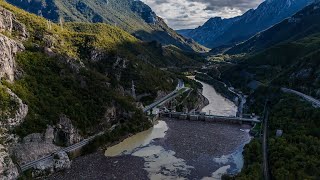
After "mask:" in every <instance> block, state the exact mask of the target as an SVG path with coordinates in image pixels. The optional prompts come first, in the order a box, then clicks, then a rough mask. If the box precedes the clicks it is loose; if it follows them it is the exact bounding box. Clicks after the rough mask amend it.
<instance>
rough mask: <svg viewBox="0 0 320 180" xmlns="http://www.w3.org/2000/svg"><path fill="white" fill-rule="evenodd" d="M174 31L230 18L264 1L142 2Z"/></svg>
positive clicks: (152, 0) (150, 0)
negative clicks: (212, 19)
mask: <svg viewBox="0 0 320 180" xmlns="http://www.w3.org/2000/svg"><path fill="white" fill-rule="evenodd" d="M141 1H143V2H144V3H146V4H148V5H149V6H150V7H151V8H152V9H153V11H155V12H156V14H157V15H158V16H160V17H162V18H163V19H164V20H165V21H166V23H167V24H168V25H169V26H170V27H171V28H173V29H189V28H196V27H198V26H200V25H202V24H203V23H205V22H206V21H207V20H208V19H210V18H211V17H217V16H219V17H222V18H230V17H234V16H238V15H241V14H243V13H245V12H246V11H247V10H249V9H251V8H256V7H257V6H258V5H259V4H260V3H261V2H262V1H263V0H141Z"/></svg>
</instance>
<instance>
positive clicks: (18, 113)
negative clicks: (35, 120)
mask: <svg viewBox="0 0 320 180" xmlns="http://www.w3.org/2000/svg"><path fill="white" fill-rule="evenodd" d="M7 92H8V94H9V95H10V96H11V98H12V100H13V102H15V104H16V106H17V107H15V108H16V110H15V112H14V113H13V114H12V115H10V116H9V118H7V119H4V120H2V121H1V122H0V179H7V180H10V179H16V178H17V177H18V175H19V172H18V169H17V167H16V166H15V164H14V163H13V161H12V159H11V157H10V153H9V149H8V147H9V146H10V145H11V144H12V143H14V142H16V141H17V138H16V137H15V136H14V135H12V134H9V130H10V129H12V128H14V127H16V126H18V125H20V124H21V123H22V122H23V120H24V118H25V117H26V115H27V113H28V106H27V105H26V104H24V103H23V102H22V100H21V99H20V98H19V97H18V96H17V95H15V94H14V93H13V92H12V91H11V90H10V89H7Z"/></svg>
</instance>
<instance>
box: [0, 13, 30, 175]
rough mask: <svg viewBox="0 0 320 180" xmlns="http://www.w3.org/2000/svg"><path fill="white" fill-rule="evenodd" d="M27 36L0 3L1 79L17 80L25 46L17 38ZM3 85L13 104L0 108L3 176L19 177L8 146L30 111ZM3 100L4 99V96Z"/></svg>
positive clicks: (23, 28) (0, 148)
mask: <svg viewBox="0 0 320 180" xmlns="http://www.w3.org/2000/svg"><path fill="white" fill-rule="evenodd" d="M4 34H6V36H5V35H4ZM12 34H16V37H17V39H16V40H14V39H12V38H9V37H10V36H11V35H12ZM7 36H9V37H7ZM25 38H27V32H26V29H25V27H24V25H23V24H21V23H20V22H19V21H17V20H16V18H15V16H14V15H13V14H12V13H11V12H10V11H8V10H6V9H4V8H2V7H0V79H1V78H4V79H6V80H7V81H9V82H13V81H14V79H15V73H16V61H15V55H16V54H17V53H18V52H20V51H23V50H24V46H23V44H22V43H21V42H20V41H19V40H18V39H20V40H24V39H25ZM0 86H1V84H0ZM0 88H2V90H3V91H2V93H3V94H4V95H2V96H6V97H7V100H8V104H10V107H1V108H0V116H1V118H0V179H16V178H17V177H18V175H19V173H18V169H17V167H16V166H15V164H14V163H13V162H12V159H11V157H10V154H9V146H10V145H11V144H12V143H14V142H16V141H17V138H16V137H15V136H14V135H12V134H10V130H12V129H13V128H15V127H17V126H19V125H20V124H21V123H22V122H23V121H24V119H25V117H26V115H27V114H28V106H27V105H26V104H24V103H23V102H22V100H21V99H20V98H19V97H18V96H17V95H16V94H15V93H13V92H12V91H11V90H10V89H8V88H4V87H2V86H1V87H0ZM1 100H2V101H3V99H2V98H1ZM3 104H4V103H3ZM3 104H2V105H3Z"/></svg>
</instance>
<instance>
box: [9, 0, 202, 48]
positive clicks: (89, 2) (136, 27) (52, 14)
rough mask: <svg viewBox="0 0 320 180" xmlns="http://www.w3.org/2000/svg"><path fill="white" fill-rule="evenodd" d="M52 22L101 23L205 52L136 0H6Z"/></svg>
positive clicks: (138, 36)
mask: <svg viewBox="0 0 320 180" xmlns="http://www.w3.org/2000/svg"><path fill="white" fill-rule="evenodd" d="M7 2H9V3H11V4H13V5H15V6H17V7H20V8H22V9H24V10H26V11H29V12H32V13H34V14H37V15H40V16H43V17H45V18H47V19H50V20H52V21H54V22H60V21H66V22H73V21H76V22H93V23H98V22H103V23H108V24H111V25H115V26H118V27H120V28H122V29H124V30H125V31H127V32H129V33H130V34H132V35H134V36H135V37H137V38H138V39H140V40H143V41H154V40H155V41H158V42H160V43H162V44H163V45H169V44H172V45H175V46H177V47H179V48H181V49H183V50H188V51H193V50H195V51H205V50H206V48H204V47H203V46H201V45H199V44H197V43H196V42H195V41H193V40H191V39H188V38H185V37H182V36H181V35H178V34H177V33H176V32H175V31H174V30H172V29H171V28H170V27H168V26H167V24H166V23H165V22H164V20H163V19H161V18H160V17H158V16H157V15H156V14H155V13H154V12H153V11H152V9H151V8H150V7H149V6H147V5H146V4H144V3H143V2H141V1H136V0H121V1H119V0H41V1H39V0H7Z"/></svg>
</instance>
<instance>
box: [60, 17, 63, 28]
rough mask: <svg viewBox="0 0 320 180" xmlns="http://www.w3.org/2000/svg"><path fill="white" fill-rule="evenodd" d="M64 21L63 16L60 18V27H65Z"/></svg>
mask: <svg viewBox="0 0 320 180" xmlns="http://www.w3.org/2000/svg"><path fill="white" fill-rule="evenodd" d="M63 23H64V20H63V18H62V17H60V18H59V24H60V27H61V28H62V29H63Z"/></svg>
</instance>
